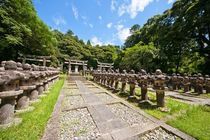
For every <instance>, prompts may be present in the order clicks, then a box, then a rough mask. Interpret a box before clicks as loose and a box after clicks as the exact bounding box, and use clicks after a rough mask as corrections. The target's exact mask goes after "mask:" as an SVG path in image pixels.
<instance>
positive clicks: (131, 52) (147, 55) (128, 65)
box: [120, 42, 158, 71]
mask: <svg viewBox="0 0 210 140" xmlns="http://www.w3.org/2000/svg"><path fill="white" fill-rule="evenodd" d="M157 55H158V50H157V49H156V48H155V47H154V45H153V44H152V43H151V44H149V45H144V44H143V43H142V42H139V43H138V44H136V45H135V46H133V47H131V48H127V49H126V50H125V51H124V57H123V58H122V62H121V63H120V67H121V68H124V69H127V70H131V69H134V70H136V71H139V70H140V69H145V70H147V71H152V70H154V69H155V68H156V66H155V63H154V62H155V59H156V57H157Z"/></svg>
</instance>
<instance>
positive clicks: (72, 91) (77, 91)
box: [64, 89, 80, 96]
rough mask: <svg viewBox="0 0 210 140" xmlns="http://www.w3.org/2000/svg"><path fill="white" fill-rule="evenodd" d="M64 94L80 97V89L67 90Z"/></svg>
mask: <svg viewBox="0 0 210 140" xmlns="http://www.w3.org/2000/svg"><path fill="white" fill-rule="evenodd" d="M64 92H65V93H64V94H66V95H67V96H68V95H78V94H80V92H79V89H65V90H64Z"/></svg>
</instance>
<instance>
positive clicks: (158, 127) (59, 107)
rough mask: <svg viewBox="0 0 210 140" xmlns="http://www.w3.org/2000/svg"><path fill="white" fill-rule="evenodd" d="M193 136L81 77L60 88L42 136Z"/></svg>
mask: <svg viewBox="0 0 210 140" xmlns="http://www.w3.org/2000/svg"><path fill="white" fill-rule="evenodd" d="M152 138H156V139H177V138H183V139H193V138H192V137H190V136H188V135H186V134H184V133H182V132H181V131H178V130H177V129H174V128H172V127H170V126H168V125H166V124H165V123H164V122H161V121H159V120H157V119H155V118H153V117H151V116H149V115H147V114H145V113H144V112H143V111H141V110H140V109H136V108H135V107H133V106H132V105H130V104H129V103H127V102H126V101H123V100H122V99H120V98H118V97H117V96H115V95H113V94H111V93H109V92H108V91H106V90H105V89H103V88H100V87H98V86H97V85H95V84H93V83H91V82H89V81H86V80H84V79H83V78H82V77H80V76H72V77H71V78H69V79H68V80H67V81H66V82H65V84H64V87H63V89H62V91H61V94H60V96H59V99H58V101H57V104H56V106H55V108H54V112H53V114H52V117H51V119H50V120H49V122H48V125H47V127H46V130H45V134H44V136H43V138H42V139H44V140H46V139H47V140H52V139H75V140H76V139H101V140H123V139H145V140H146V139H148V140H149V139H152Z"/></svg>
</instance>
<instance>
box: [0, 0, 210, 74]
mask: <svg viewBox="0 0 210 140" xmlns="http://www.w3.org/2000/svg"><path fill="white" fill-rule="evenodd" d="M130 34H131V35H130V36H129V37H128V38H127V39H126V41H125V42H124V46H123V49H122V50H121V49H120V47H119V46H114V45H101V46H99V45H96V46H93V45H92V44H91V42H90V40H88V41H87V42H84V41H83V40H82V39H80V38H79V37H78V36H76V35H75V34H74V32H73V31H72V30H70V29H69V30H68V31H67V32H66V33H62V32H60V31H58V30H52V29H51V28H50V27H48V26H47V25H46V24H45V23H44V22H43V21H42V20H41V19H40V18H39V17H38V16H37V12H36V10H35V9H34V6H33V2H32V0H3V1H0V56H1V57H0V61H2V60H9V59H13V60H17V57H18V55H19V54H23V55H27V54H32V55H50V56H51V57H52V60H53V63H52V65H58V62H59V61H60V62H63V61H64V60H65V59H80V60H89V61H88V63H89V66H93V67H95V68H96V66H97V65H96V60H99V61H101V62H108V63H112V62H115V67H116V68H120V69H128V70H130V69H135V70H139V69H141V68H144V69H146V70H147V71H152V70H154V69H156V68H160V69H162V70H163V71H164V72H168V73H172V72H180V73H185V72H186V73H196V72H202V73H210V71H209V68H210V1H207V0H177V1H176V2H174V4H173V6H172V8H170V9H168V10H166V11H165V12H164V13H162V14H160V15H155V16H153V17H151V18H150V19H148V21H147V22H146V23H145V24H144V25H143V26H140V25H139V24H134V25H133V26H132V27H131V28H130Z"/></svg>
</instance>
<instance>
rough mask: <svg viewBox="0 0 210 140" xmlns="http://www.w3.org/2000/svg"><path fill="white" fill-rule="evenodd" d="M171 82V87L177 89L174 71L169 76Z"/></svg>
mask: <svg viewBox="0 0 210 140" xmlns="http://www.w3.org/2000/svg"><path fill="white" fill-rule="evenodd" d="M171 83H172V89H173V90H177V89H178V78H177V76H176V74H175V73H173V74H172V76H171Z"/></svg>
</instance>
